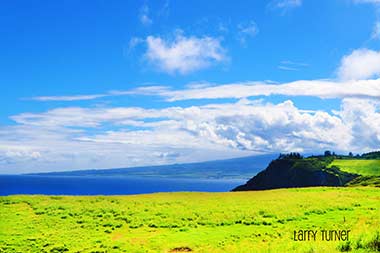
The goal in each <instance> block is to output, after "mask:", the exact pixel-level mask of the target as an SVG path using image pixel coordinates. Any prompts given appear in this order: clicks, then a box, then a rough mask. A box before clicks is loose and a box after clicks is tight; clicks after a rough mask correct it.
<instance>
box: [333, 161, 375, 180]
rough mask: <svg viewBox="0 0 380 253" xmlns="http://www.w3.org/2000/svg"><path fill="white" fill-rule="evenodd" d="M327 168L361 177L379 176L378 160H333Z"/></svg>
mask: <svg viewBox="0 0 380 253" xmlns="http://www.w3.org/2000/svg"><path fill="white" fill-rule="evenodd" d="M329 166H330V167H331V166H337V167H339V168H340V169H341V170H342V171H346V172H350V173H355V174H359V175H363V176H380V160H358V159H335V160H334V161H333V162H332V163H331V164H330V165H329Z"/></svg>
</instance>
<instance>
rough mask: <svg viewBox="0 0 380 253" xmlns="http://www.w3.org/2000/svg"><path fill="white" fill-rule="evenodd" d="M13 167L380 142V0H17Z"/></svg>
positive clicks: (6, 83) (0, 164)
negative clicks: (58, 0)
mask: <svg viewBox="0 0 380 253" xmlns="http://www.w3.org/2000/svg"><path fill="white" fill-rule="evenodd" d="M0 5H1V8H0V31H1V34H2V39H1V40H0V51H1V59H0V73H1V74H0V82H1V85H2V86H1V87H2V91H3V92H2V93H1V100H0V103H1V106H0V108H1V109H0V173H21V172H33V171H54V170H73V169H87V168H111V167H129V166H137V165H139V166H140V165H148V164H167V163H174V162H194V161H205V160H213V159H221V158H229V157H237V156H244V155H254V154H261V153H273V152H287V151H300V152H320V151H322V150H325V149H334V150H336V151H339V152H348V151H355V152H362V151H369V150H373V149H376V148H378V147H379V145H380V129H379V127H378V126H379V125H380V112H379V108H380V105H379V102H378V100H379V98H380V80H379V79H378V78H379V74H380V7H379V5H380V1H378V0H322V1H308V0H268V1H241V0H240V1H223V2H221V1H191V2H189V1H169V0H163V1H104V0H98V1H84V0H83V1H70V0H68V1H60V2H57V1H33V2H31V1H6V2H2V3H1V4H0Z"/></svg>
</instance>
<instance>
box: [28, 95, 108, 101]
mask: <svg viewBox="0 0 380 253" xmlns="http://www.w3.org/2000/svg"><path fill="white" fill-rule="evenodd" d="M105 96H107V95H106V94H92V95H74V96H40V97H33V98H31V99H32V100H36V101H79V100H93V99H97V98H102V97H105Z"/></svg>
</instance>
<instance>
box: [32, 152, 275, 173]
mask: <svg viewBox="0 0 380 253" xmlns="http://www.w3.org/2000/svg"><path fill="white" fill-rule="evenodd" d="M275 157H276V155H259V156H248V157H241V158H234V159H227V160H220V161H208V162H201V163H186V164H171V165H161V166H146V167H135V168H122V169H106V170H79V171H65V172H51V173H34V175H49V176H144V177H155V178H157V177H169V178H196V179H248V178H250V177H251V176H252V175H255V174H256V173H257V172H259V171H261V170H262V169H263V168H265V166H266V165H267V164H268V163H269V162H270V161H271V160H273V159H275Z"/></svg>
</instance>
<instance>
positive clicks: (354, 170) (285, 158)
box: [232, 151, 380, 191]
mask: <svg viewBox="0 0 380 253" xmlns="http://www.w3.org/2000/svg"><path fill="white" fill-rule="evenodd" d="M356 185H361V186H367V185H372V186H377V187H380V152H370V153H365V154H363V155H357V156H353V155H352V154H351V153H350V155H348V156H344V155H336V154H335V153H331V152H330V151H326V152H325V155H323V156H322V155H321V156H310V157H306V158H304V157H302V156H301V155H300V154H299V153H290V154H281V155H280V156H279V157H278V158H277V159H275V160H273V161H272V162H270V164H269V165H268V167H267V168H266V169H265V170H263V171H261V172H259V173H258V174H257V175H256V176H254V177H253V178H251V179H250V180H248V181H247V183H245V184H244V185H240V186H238V187H236V188H234V189H233V190H232V191H249V190H267V189H277V188H292V187H311V186H356Z"/></svg>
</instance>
